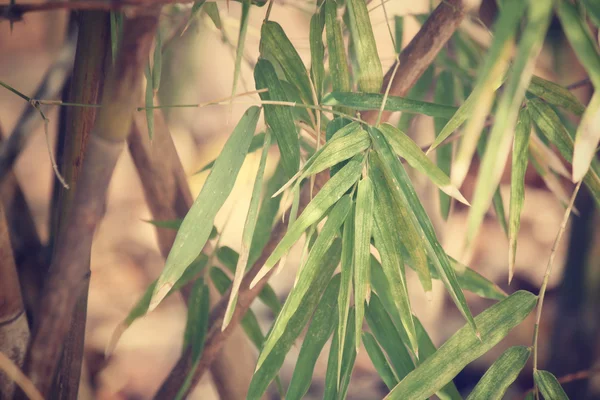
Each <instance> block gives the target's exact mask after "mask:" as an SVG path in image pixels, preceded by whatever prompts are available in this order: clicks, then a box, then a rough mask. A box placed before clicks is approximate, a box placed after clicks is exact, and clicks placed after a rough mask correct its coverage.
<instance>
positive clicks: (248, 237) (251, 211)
mask: <svg viewBox="0 0 600 400" xmlns="http://www.w3.org/2000/svg"><path fill="white" fill-rule="evenodd" d="M248 6H250V4H248ZM270 145H271V135H270V133H269V132H267V136H266V137H265V145H264V147H263V151H262V154H261V156H260V162H259V165H258V172H257V174H256V179H255V180H254V188H253V189H252V197H251V198H250V206H249V207H248V213H247V215H246V223H245V224H244V231H243V233H242V249H241V251H240V257H239V258H238V262H237V265H236V267H235V276H234V278H233V286H232V288H231V294H230V295H229V303H228V304H227V309H226V311H225V316H224V317H223V329H225V328H226V327H227V325H228V324H229V321H231V317H232V316H233V312H234V311H235V306H236V303H237V296H238V292H239V290H240V285H241V284H242V278H243V277H244V272H246V268H247V267H248V258H249V256H250V246H251V245H252V238H253V237H254V228H255V227H256V221H257V218H258V205H259V202H260V191H261V189H262V183H263V176H264V174H265V166H266V165H267V156H268V155H269V147H270Z"/></svg>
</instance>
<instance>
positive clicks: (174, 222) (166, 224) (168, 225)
mask: <svg viewBox="0 0 600 400" xmlns="http://www.w3.org/2000/svg"><path fill="white" fill-rule="evenodd" d="M142 221H144V222H147V223H149V224H152V225H154V226H156V227H157V228H164V229H173V230H178V229H179V227H180V226H181V223H182V222H183V219H170V220H163V221H156V220H151V219H149V220H142ZM218 235H219V231H217V227H216V226H213V228H212V231H211V232H210V236H209V237H208V238H209V239H211V240H212V239H214V238H216V237H217V236H218Z"/></svg>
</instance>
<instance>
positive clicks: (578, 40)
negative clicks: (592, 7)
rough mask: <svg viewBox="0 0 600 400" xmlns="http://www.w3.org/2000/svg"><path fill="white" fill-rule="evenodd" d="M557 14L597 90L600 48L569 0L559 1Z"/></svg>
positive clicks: (599, 75) (599, 78) (599, 86)
mask: <svg viewBox="0 0 600 400" xmlns="http://www.w3.org/2000/svg"><path fill="white" fill-rule="evenodd" d="M556 14H557V15H558V18H559V19H560V22H561V24H562V27H563V30H564V31H565V35H566V36H567V39H569V43H571V46H572V47H573V50H574V51H575V54H576V55H577V59H578V60H579V61H580V62H581V64H582V65H583V67H584V68H585V70H586V71H587V73H588V75H589V77H590V80H591V81H592V84H593V85H594V88H596V90H600V50H599V49H598V44H597V43H596V41H595V40H594V39H593V37H592V35H591V33H590V30H589V28H588V26H587V25H585V22H584V19H583V18H581V16H580V15H579V13H578V12H577V8H576V7H575V6H574V5H573V4H571V3H570V2H568V1H559V2H558V3H557V5H556Z"/></svg>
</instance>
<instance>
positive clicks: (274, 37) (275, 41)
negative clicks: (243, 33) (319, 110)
mask: <svg viewBox="0 0 600 400" xmlns="http://www.w3.org/2000/svg"><path fill="white" fill-rule="evenodd" d="M260 54H261V56H264V57H268V58H269V59H274V60H276V61H277V63H278V64H279V65H280V66H281V69H282V70H283V73H284V74H285V77H286V79H287V81H288V82H290V83H291V84H292V85H294V86H295V87H296V88H297V89H298V91H299V92H300V97H301V98H302V101H304V103H305V104H312V103H313V97H312V91H311V89H310V87H311V85H310V81H309V79H308V72H307V71H306V67H305V66H304V63H303V62H302V59H301V58H300V56H299V55H298V52H297V51H296V49H295V47H294V45H293V44H292V42H290V39H288V37H287V35H286V34H285V32H284V31H283V29H282V28H281V26H280V25H279V24H278V23H276V22H273V21H267V22H265V23H264V24H263V25H262V29H261V32H260Z"/></svg>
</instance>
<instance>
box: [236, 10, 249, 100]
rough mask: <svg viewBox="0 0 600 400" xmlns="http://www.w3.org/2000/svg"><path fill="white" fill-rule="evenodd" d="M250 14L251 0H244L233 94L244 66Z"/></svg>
mask: <svg viewBox="0 0 600 400" xmlns="http://www.w3.org/2000/svg"><path fill="white" fill-rule="evenodd" d="M249 15H250V0H243V1H242V16H241V17H240V32H239V34H238V41H237V46H236V49H235V64H234V68H233V86H232V87H231V96H232V97H233V96H234V95H235V91H236V89H237V83H238V79H239V77H240V68H241V67H242V58H243V56H244V47H245V44H246V34H247V33H248V18H249Z"/></svg>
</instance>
